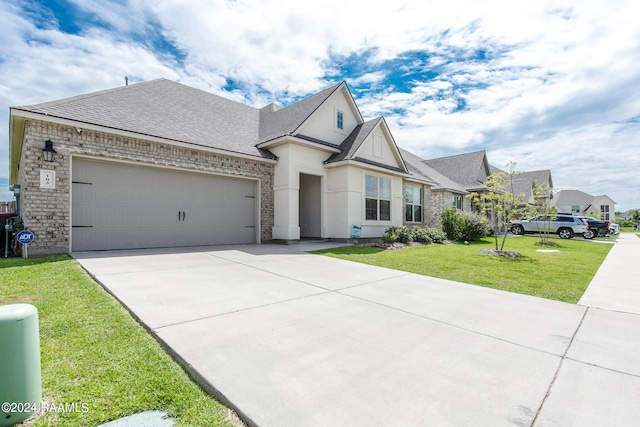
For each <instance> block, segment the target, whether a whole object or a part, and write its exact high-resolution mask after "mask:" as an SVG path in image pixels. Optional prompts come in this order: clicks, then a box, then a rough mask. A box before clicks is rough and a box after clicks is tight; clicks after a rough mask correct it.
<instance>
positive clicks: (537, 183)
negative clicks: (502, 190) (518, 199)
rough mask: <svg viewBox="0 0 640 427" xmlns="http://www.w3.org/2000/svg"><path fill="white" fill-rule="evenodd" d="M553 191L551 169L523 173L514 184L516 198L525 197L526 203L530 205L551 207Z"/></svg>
mask: <svg viewBox="0 0 640 427" xmlns="http://www.w3.org/2000/svg"><path fill="white" fill-rule="evenodd" d="M552 190H553V180H552V178H551V171H550V170H549V169H544V170H539V171H531V172H523V173H521V174H520V175H518V176H517V178H516V179H515V180H514V183H513V193H514V194H515V195H516V196H520V195H523V197H524V203H526V204H529V205H535V204H536V202H538V203H540V204H545V205H550V202H551V199H552V198H553V192H552ZM536 199H538V200H536Z"/></svg>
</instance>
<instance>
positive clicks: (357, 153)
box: [326, 117, 408, 173]
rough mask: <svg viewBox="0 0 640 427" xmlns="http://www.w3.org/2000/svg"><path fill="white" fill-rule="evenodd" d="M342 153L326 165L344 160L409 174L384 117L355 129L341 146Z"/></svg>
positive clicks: (334, 156)
mask: <svg viewBox="0 0 640 427" xmlns="http://www.w3.org/2000/svg"><path fill="white" fill-rule="evenodd" d="M340 148H341V150H342V151H341V152H340V153H336V154H334V155H332V156H331V157H330V158H329V159H327V161H326V163H336V162H339V161H344V160H356V161H359V162H363V163H367V164H372V165H376V166H380V167H383V168H387V169H393V170H397V171H401V172H405V173H406V172H408V170H407V167H406V165H405V162H404V160H403V158H402V154H401V153H400V149H399V148H398V146H397V145H396V143H395V141H394V140H393V136H392V135H391V131H390V130H389V128H388V126H387V123H386V121H385V120H384V118H383V117H378V118H375V119H373V120H369V121H366V122H364V123H362V124H360V125H358V126H356V127H355V128H354V130H353V131H352V132H351V133H350V134H349V136H348V137H347V138H346V139H345V140H344V141H343V142H342V144H340Z"/></svg>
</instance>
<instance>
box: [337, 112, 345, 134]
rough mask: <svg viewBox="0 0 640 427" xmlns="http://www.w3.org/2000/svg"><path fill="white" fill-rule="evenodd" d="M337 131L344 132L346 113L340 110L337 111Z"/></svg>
mask: <svg viewBox="0 0 640 427" xmlns="http://www.w3.org/2000/svg"><path fill="white" fill-rule="evenodd" d="M336 129H337V130H340V131H342V130H344V113H343V112H342V111H340V110H336Z"/></svg>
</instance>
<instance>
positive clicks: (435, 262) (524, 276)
mask: <svg viewBox="0 0 640 427" xmlns="http://www.w3.org/2000/svg"><path fill="white" fill-rule="evenodd" d="M538 240H539V239H538V238H535V237H528V236H527V237H515V238H509V239H508V240H507V243H506V245H505V248H504V249H505V250H509V251H517V252H520V253H521V254H522V255H524V257H523V258H504V257H496V256H490V255H483V254H480V253H478V249H481V248H489V249H494V248H495V245H494V241H493V239H492V238H485V239H483V240H482V241H480V242H475V243H471V244H469V245H464V244H447V245H428V246H418V247H412V248H408V249H403V250H393V251H392V250H383V249H379V248H372V247H364V246H350V247H342V248H336V249H328V250H323V251H316V252H315V253H318V254H322V255H326V256H330V257H335V258H341V259H346V260H350V261H355V262H362V263H365V264H372V265H378V266H382V267H387V268H393V269H396V270H402V271H408V272H411V273H417V274H422V275H425V276H432V277H439V278H442V279H449V280H455V281H458V282H464V283H471V284H474V285H480V286H485V287H489V288H494V289H501V290H505V291H509V292H517V293H521V294H526V295H535V296H539V297H542V298H548V299H554V300H559V301H565V302H570V303H576V302H578V300H579V299H580V297H581V296H582V294H583V293H584V291H585V289H586V288H587V286H588V285H589V283H590V282H591V279H592V278H593V276H594V275H595V273H596V271H597V270H598V268H599V267H600V264H602V261H603V260H604V258H605V256H606V255H607V253H609V250H610V249H611V246H612V245H611V244H607V243H597V242H589V241H579V240H558V239H554V242H556V243H558V244H559V246H557V247H542V246H538V245H535V242H537V241H538ZM537 249H557V250H559V251H560V253H541V252H536V250H537Z"/></svg>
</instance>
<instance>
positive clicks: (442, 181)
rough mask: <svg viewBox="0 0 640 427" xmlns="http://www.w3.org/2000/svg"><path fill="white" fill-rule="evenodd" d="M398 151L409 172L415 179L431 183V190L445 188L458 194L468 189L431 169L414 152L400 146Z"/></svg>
mask: <svg viewBox="0 0 640 427" xmlns="http://www.w3.org/2000/svg"><path fill="white" fill-rule="evenodd" d="M400 153H401V154H402V158H403V159H404V161H405V163H406V165H407V169H408V171H409V173H410V174H411V175H412V176H413V177H414V178H415V179H418V180H420V181H425V182H427V183H428V184H432V185H433V190H436V191H437V190H447V191H452V192H454V193H460V194H467V193H468V191H467V190H465V189H464V188H463V187H462V186H461V185H460V184H458V183H457V182H454V181H452V180H451V179H449V178H447V177H446V176H444V175H442V174H441V173H440V172H438V171H436V170H435V169H432V168H431V167H429V166H428V165H427V164H425V163H424V160H423V159H421V158H420V157H418V156H416V155H415V154H413V153H411V152H409V151H407V150H404V149H402V148H401V149H400Z"/></svg>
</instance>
